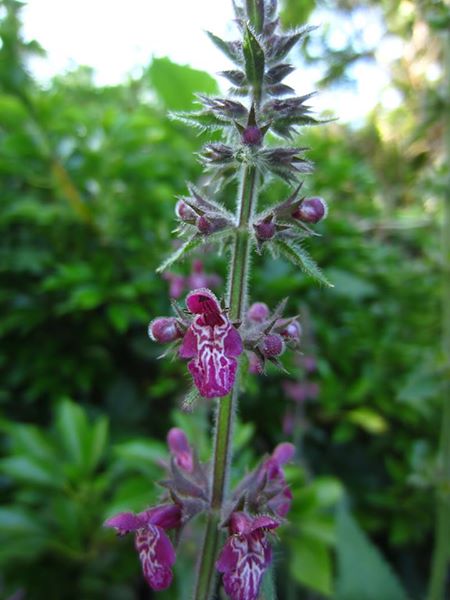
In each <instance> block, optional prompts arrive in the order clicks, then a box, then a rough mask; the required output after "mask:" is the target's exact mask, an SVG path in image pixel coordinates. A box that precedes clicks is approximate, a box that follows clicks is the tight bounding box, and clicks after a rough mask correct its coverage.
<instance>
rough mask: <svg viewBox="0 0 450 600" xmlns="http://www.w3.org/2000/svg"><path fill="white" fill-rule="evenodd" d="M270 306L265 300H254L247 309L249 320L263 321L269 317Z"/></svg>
mask: <svg viewBox="0 0 450 600" xmlns="http://www.w3.org/2000/svg"><path fill="white" fill-rule="evenodd" d="M269 315H270V311H269V307H268V306H267V304H266V303H265V302H254V303H253V304H252V305H251V306H250V308H249V309H248V311H247V317H248V319H249V321H253V322H255V323H263V322H264V321H265V320H266V319H268V318H269Z"/></svg>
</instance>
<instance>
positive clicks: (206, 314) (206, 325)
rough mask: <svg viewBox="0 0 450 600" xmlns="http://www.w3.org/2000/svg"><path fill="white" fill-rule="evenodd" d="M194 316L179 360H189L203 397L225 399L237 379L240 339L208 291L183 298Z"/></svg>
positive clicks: (195, 381)
mask: <svg viewBox="0 0 450 600" xmlns="http://www.w3.org/2000/svg"><path fill="white" fill-rule="evenodd" d="M186 306H187V308H188V310H189V311H190V312H191V313H192V314H193V315H195V317H194V319H193V321H192V323H191V324H190V325H189V327H188V329H187V331H186V334H185V336H184V339H183V342H182V344H181V346H180V349H179V356H180V357H181V358H188V359H189V358H190V359H192V360H191V361H190V362H189V364H188V369H189V371H190V372H191V374H192V376H193V378H194V384H195V386H196V387H197V389H198V391H199V392H200V394H201V395H202V396H203V397H204V398H218V397H221V396H226V395H227V394H228V393H229V392H230V391H231V389H232V387H233V385H234V380H235V377H236V369H237V361H236V358H235V357H236V356H239V355H240V354H241V353H242V350H243V348H242V340H241V336H240V335H239V333H238V332H237V330H236V329H235V328H234V326H233V325H232V323H231V321H230V320H229V319H228V316H227V315H226V313H225V312H224V311H223V310H222V308H221V306H220V304H219V302H218V300H217V298H216V297H215V295H214V294H213V293H212V292H211V291H210V290H208V289H207V288H200V289H198V290H194V291H192V292H191V293H190V294H188V296H187V298H186Z"/></svg>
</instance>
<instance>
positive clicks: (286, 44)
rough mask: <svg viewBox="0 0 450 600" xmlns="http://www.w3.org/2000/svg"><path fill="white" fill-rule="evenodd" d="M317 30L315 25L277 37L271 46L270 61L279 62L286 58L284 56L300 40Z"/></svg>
mask: <svg viewBox="0 0 450 600" xmlns="http://www.w3.org/2000/svg"><path fill="white" fill-rule="evenodd" d="M314 29H317V27H316V26H315V25H306V26H305V27H302V28H301V29H299V30H298V31H294V32H291V33H288V34H287V35H284V36H282V37H279V38H278V39H277V40H276V43H275V44H273V46H272V49H271V50H272V51H271V55H270V59H271V61H277V62H278V61H280V60H282V59H283V58H285V57H286V55H287V54H288V53H289V52H290V51H291V50H292V48H293V47H294V46H295V44H297V42H299V41H300V40H301V39H302V38H304V37H305V36H306V35H308V34H309V33H310V32H311V31H313V30H314Z"/></svg>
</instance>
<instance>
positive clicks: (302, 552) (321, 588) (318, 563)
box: [289, 536, 333, 596]
mask: <svg viewBox="0 0 450 600" xmlns="http://www.w3.org/2000/svg"><path fill="white" fill-rule="evenodd" d="M290 548H291V560H290V565H289V566H290V571H291V575H292V577H293V578H294V579H295V580H296V581H298V582H299V583H301V584H302V585H305V586H307V587H309V588H311V589H313V590H314V591H316V592H319V593H321V594H324V595H325V596H330V595H331V592H332V578H333V564H332V560H331V553H330V551H329V549H328V548H327V546H326V545H325V544H324V543H323V542H321V541H319V540H315V539H312V538H309V537H306V536H301V537H299V538H297V539H296V540H295V543H293V544H291V546H290Z"/></svg>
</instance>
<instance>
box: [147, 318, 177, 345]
mask: <svg viewBox="0 0 450 600" xmlns="http://www.w3.org/2000/svg"><path fill="white" fill-rule="evenodd" d="M148 335H149V336H150V338H151V339H152V340H153V341H154V342H159V343H161V344H166V343H168V342H174V341H175V340H176V339H178V338H180V337H182V336H183V334H182V333H181V330H180V328H179V327H178V322H177V320H176V319H175V318H174V317H158V318H157V319H153V321H152V322H151V323H150V325H149V326H148Z"/></svg>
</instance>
